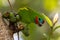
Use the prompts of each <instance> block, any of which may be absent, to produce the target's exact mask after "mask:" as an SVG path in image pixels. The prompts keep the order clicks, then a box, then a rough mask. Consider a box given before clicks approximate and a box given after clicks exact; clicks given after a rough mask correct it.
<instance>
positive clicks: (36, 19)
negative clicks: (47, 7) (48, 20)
mask: <svg viewBox="0 0 60 40" xmlns="http://www.w3.org/2000/svg"><path fill="white" fill-rule="evenodd" d="M35 22H36V24H38V23H39V21H38V16H36V18H35Z"/></svg>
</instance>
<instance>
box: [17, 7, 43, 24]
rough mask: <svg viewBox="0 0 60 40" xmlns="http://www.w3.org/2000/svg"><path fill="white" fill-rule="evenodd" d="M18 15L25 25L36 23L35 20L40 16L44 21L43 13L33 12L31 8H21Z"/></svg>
mask: <svg viewBox="0 0 60 40" xmlns="http://www.w3.org/2000/svg"><path fill="white" fill-rule="evenodd" d="M18 15H19V16H20V17H21V19H20V21H22V22H24V23H27V24H29V23H35V18H36V16H38V17H39V18H41V19H44V18H43V17H42V13H37V12H35V11H33V10H32V9H30V8H26V7H24V8H20V9H19V11H18Z"/></svg>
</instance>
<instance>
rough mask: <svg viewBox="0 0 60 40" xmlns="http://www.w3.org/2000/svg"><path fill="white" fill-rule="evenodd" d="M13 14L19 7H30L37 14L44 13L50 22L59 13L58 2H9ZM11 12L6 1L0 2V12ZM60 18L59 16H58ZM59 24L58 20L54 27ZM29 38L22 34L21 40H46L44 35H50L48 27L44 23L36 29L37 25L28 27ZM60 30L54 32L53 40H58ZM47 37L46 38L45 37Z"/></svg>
mask: <svg viewBox="0 0 60 40" xmlns="http://www.w3.org/2000/svg"><path fill="white" fill-rule="evenodd" d="M10 2H11V4H12V6H13V9H14V10H15V12H17V11H18V9H19V8H20V7H30V8H32V9H34V10H36V11H37V12H39V13H41V12H42V13H45V14H46V15H47V16H48V17H49V18H50V19H51V20H52V19H53V16H54V15H55V14H56V13H58V14H59V13H60V0H10ZM8 10H11V9H10V7H9V4H8V2H7V0H0V12H2V13H4V12H5V11H8ZM59 16H60V14H59ZM59 24H60V18H59V20H58V22H57V23H56V25H55V26H57V25H59ZM30 26H32V27H30V36H29V37H25V36H24V35H23V34H22V35H23V36H22V38H23V39H24V40H47V39H46V37H45V36H46V34H47V35H49V34H50V27H49V25H48V24H47V23H45V24H44V25H43V26H42V27H37V25H35V24H34V25H33V23H32V25H30ZM35 26H36V27H35ZM59 30H60V29H58V30H56V31H55V32H54V39H52V40H60V31H59ZM44 35H45V36H44ZM47 37H48V36H47Z"/></svg>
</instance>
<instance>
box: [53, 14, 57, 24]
mask: <svg viewBox="0 0 60 40" xmlns="http://www.w3.org/2000/svg"><path fill="white" fill-rule="evenodd" d="M57 21H58V13H56V14H55V16H54V18H53V24H55V23H56V22H57Z"/></svg>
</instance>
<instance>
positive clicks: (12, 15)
mask: <svg viewBox="0 0 60 40" xmlns="http://www.w3.org/2000/svg"><path fill="white" fill-rule="evenodd" d="M42 14H43V13H40V14H39V13H38V12H36V11H34V10H32V9H31V8H28V7H23V8H19V10H18V12H17V13H16V12H14V11H9V12H6V13H3V16H2V17H3V18H5V19H7V20H8V21H9V27H10V29H12V30H14V32H16V31H22V33H23V34H25V35H26V36H28V35H29V28H28V25H29V24H31V23H35V24H37V25H38V26H39V27H41V26H42V25H43V24H44V22H45V19H44V17H43V15H42ZM20 21H21V22H23V23H25V24H26V26H25V27H23V26H22V29H20V28H21V27H20V28H19V30H18V27H17V23H18V22H20Z"/></svg>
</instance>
